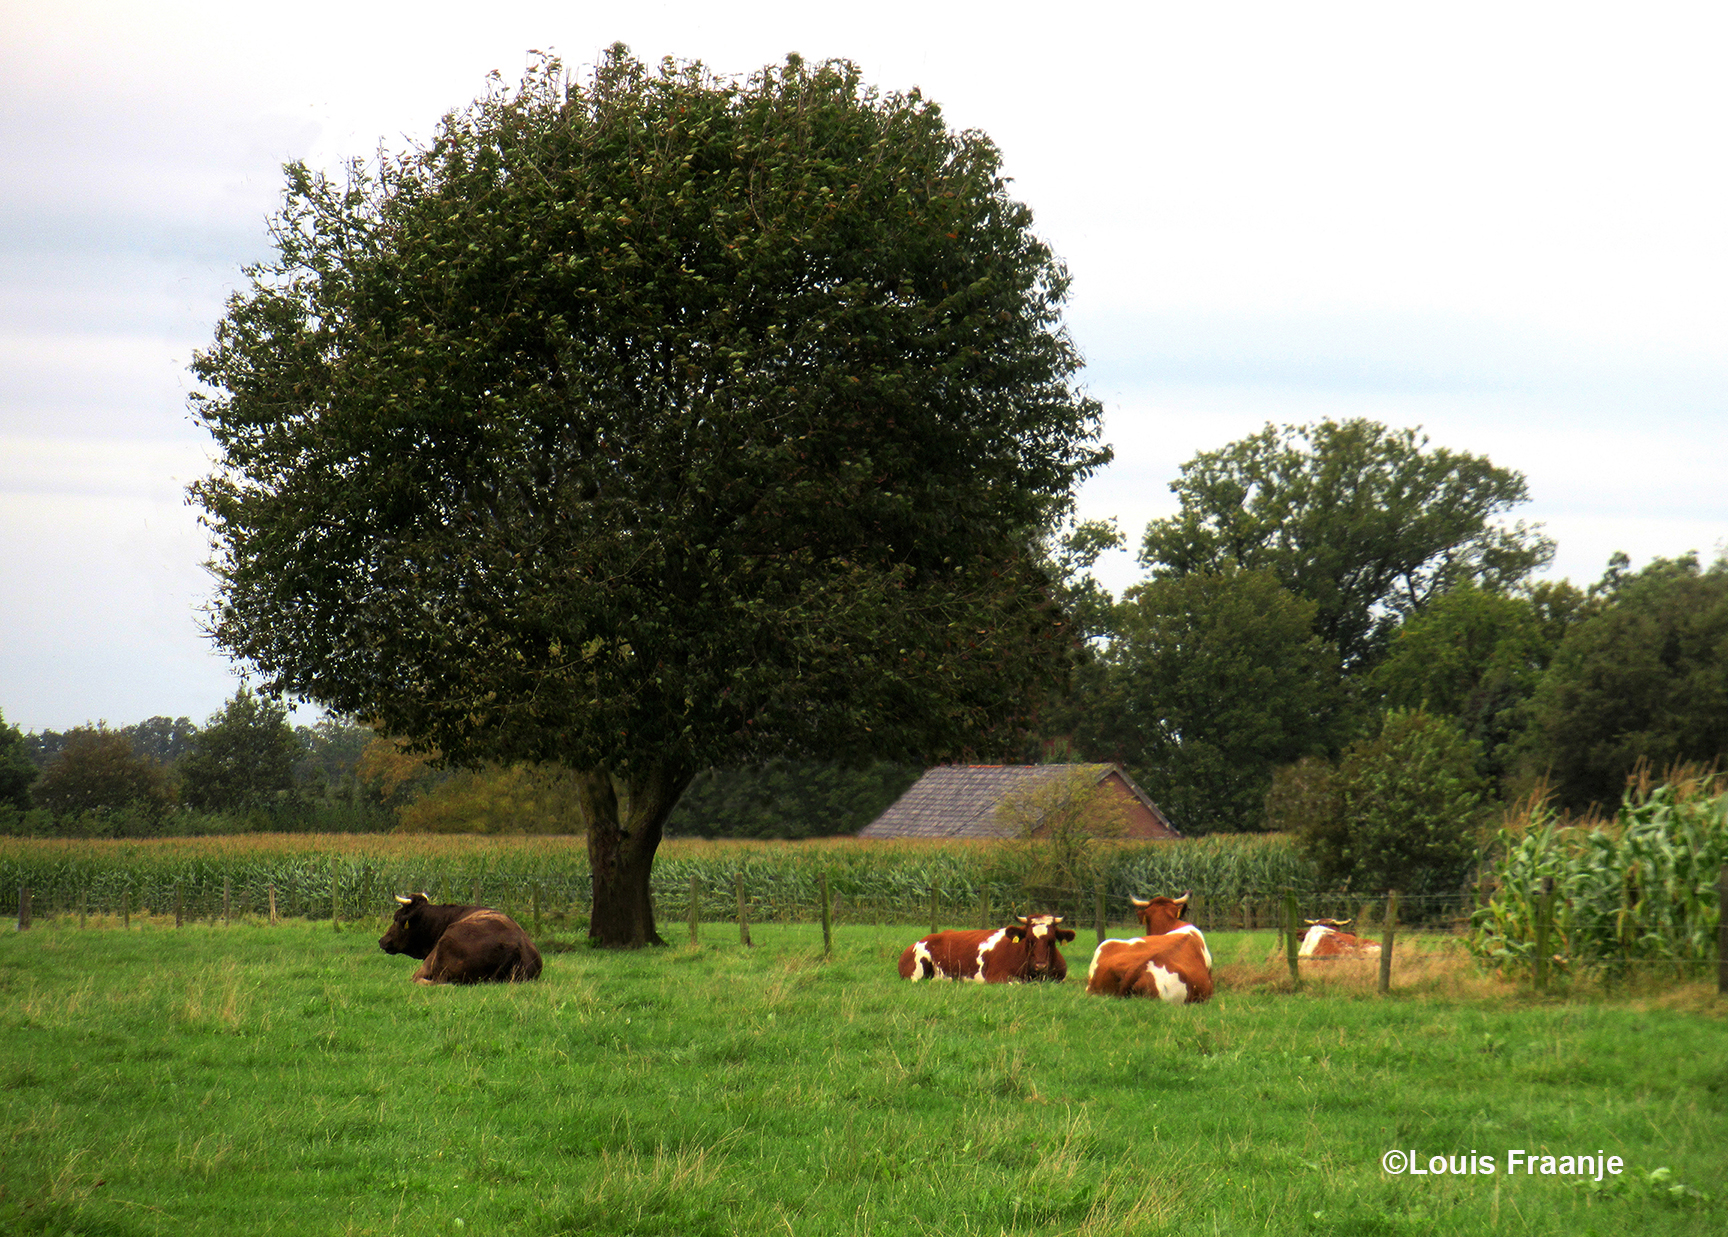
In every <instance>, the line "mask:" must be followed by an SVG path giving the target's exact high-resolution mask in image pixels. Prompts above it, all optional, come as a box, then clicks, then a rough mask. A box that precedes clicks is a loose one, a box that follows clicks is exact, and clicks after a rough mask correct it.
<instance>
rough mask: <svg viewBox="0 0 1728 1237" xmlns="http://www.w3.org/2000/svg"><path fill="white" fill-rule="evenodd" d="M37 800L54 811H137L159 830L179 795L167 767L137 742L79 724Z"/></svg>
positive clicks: (50, 769) (69, 734) (68, 734)
mask: <svg viewBox="0 0 1728 1237" xmlns="http://www.w3.org/2000/svg"><path fill="white" fill-rule="evenodd" d="M31 797H32V799H33V801H34V802H35V804H36V806H37V807H42V808H46V809H48V810H49V811H50V812H56V813H70V812H101V813H113V812H123V811H126V810H128V809H130V810H133V811H135V812H136V813H138V815H139V816H140V817H141V818H142V820H143V821H145V822H146V823H149V824H151V825H152V827H153V826H154V823H155V822H157V821H159V819H160V817H161V816H162V814H163V813H164V812H166V811H167V810H168V808H169V807H171V806H172V805H173V802H174V797H173V794H172V792H170V790H169V789H168V779H167V776H166V775H165V774H164V773H163V772H162V769H161V766H159V765H158V764H156V762H155V761H153V760H150V759H149V758H147V757H144V756H139V755H137V754H136V753H134V752H133V750H132V740H130V739H129V738H127V737H126V736H125V735H124V734H121V733H119V732H118V731H114V730H110V729H108V727H107V726H106V725H102V724H100V723H98V724H97V725H95V726H78V727H74V728H73V729H71V730H68V731H66V733H65V743H64V745H63V746H62V747H61V748H60V751H59V753H58V754H57V755H56V756H55V757H54V759H53V760H52V761H50V762H49V765H48V767H47V768H46V769H45V770H43V772H42V777H41V780H39V781H38V782H37V783H36V786H35V788H34V790H33V791H32V792H31Z"/></svg>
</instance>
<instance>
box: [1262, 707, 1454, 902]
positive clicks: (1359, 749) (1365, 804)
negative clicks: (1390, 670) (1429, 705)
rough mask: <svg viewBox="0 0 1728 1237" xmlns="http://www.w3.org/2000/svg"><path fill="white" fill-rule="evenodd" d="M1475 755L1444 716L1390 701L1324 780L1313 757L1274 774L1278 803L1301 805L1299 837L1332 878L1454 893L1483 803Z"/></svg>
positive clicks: (1370, 889) (1369, 889) (1291, 807)
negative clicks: (1374, 731)
mask: <svg viewBox="0 0 1728 1237" xmlns="http://www.w3.org/2000/svg"><path fill="white" fill-rule="evenodd" d="M1477 755H1478V751H1477V747H1476V744H1474V743H1473V742H1471V741H1470V740H1469V739H1466V738H1465V737H1464V735H1463V734H1462V733H1461V732H1460V731H1459V729H1458V727H1457V726H1456V724H1454V723H1453V722H1452V720H1451V719H1450V718H1445V717H1437V716H1435V715H1434V714H1431V713H1427V712H1425V711H1423V710H1421V709H1393V710H1391V711H1390V712H1388V713H1387V714H1386V716H1385V719H1384V721H1383V723H1382V725H1381V728H1380V733H1379V734H1378V735H1376V736H1375V737H1373V738H1369V739H1359V740H1357V741H1356V742H1354V743H1352V744H1351V745H1350V746H1349V747H1348V748H1346V749H1345V751H1344V754H1343V756H1342V758H1341V759H1340V760H1339V762H1338V765H1337V767H1336V768H1335V769H1334V770H1333V771H1332V773H1331V778H1330V785H1328V784H1327V778H1326V775H1325V772H1324V770H1323V769H1322V768H1321V767H1319V766H1317V765H1315V764H1312V763H1311V764H1308V765H1306V766H1303V767H1302V768H1300V769H1299V770H1297V771H1295V774H1294V776H1292V775H1286V776H1285V777H1283V778H1281V779H1280V790H1281V792H1282V793H1283V796H1284V797H1283V800H1282V802H1281V803H1280V804H1278V805H1277V809H1276V810H1278V812H1279V814H1280V815H1282V816H1283V817H1284V818H1285V819H1289V818H1290V817H1291V816H1294V815H1295V814H1296V813H1297V812H1300V813H1301V814H1302V816H1301V819H1302V821H1303V824H1302V827H1301V828H1299V829H1298V831H1297V839H1298V842H1299V844H1300V845H1301V847H1302V849H1303V851H1304V853H1305V854H1307V856H1308V857H1309V858H1311V859H1312V860H1313V861H1314V862H1315V864H1316V865H1317V866H1318V867H1319V869H1320V879H1321V880H1322V881H1323V882H1326V883H1327V884H1329V885H1331V886H1332V887H1334V888H1340V889H1352V890H1357V891H1360V892H1364V893H1382V892H1384V891H1386V890H1388V889H1396V890H1398V891H1399V892H1400V893H1403V894H1407V895H1409V894H1415V895H1421V894H1429V893H1452V892H1453V891H1454V890H1455V889H1456V888H1457V885H1458V883H1459V881H1461V880H1462V879H1463V878H1464V875H1465V873H1466V870H1467V868H1468V867H1469V864H1470V861H1471V859H1472V857H1473V856H1474V855H1475V853H1476V845H1477V833H1478V831H1479V829H1480V828H1481V826H1482V824H1483V821H1484V818H1485V814H1486V811H1487V801H1488V783H1487V781H1486V780H1485V779H1484V778H1483V777H1482V775H1481V774H1480V773H1479V772H1477V769H1476V762H1477Z"/></svg>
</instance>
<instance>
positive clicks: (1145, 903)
mask: <svg viewBox="0 0 1728 1237" xmlns="http://www.w3.org/2000/svg"><path fill="white" fill-rule="evenodd" d="M1128 900H1129V901H1130V902H1132V903H1133V904H1134V905H1135V906H1151V905H1152V902H1151V900H1150V899H1147V900H1146V901H1142V900H1141V899H1139V898H1136V897H1135V896H1134V895H1133V894H1129V895H1128Z"/></svg>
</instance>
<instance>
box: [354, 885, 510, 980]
mask: <svg viewBox="0 0 1728 1237" xmlns="http://www.w3.org/2000/svg"><path fill="white" fill-rule="evenodd" d="M396 901H397V903H398V905H397V907H396V917H395V919H393V920H392V921H391V923H390V930H389V931H388V932H386V933H385V934H384V935H383V936H381V937H379V938H378V948H380V949H382V950H383V951H384V952H385V953H387V954H407V955H408V956H409V957H410V958H424V959H425V962H424V963H423V964H422V965H421V967H420V969H419V970H418V971H415V972H414V982H415V983H417V984H480V983H513V982H516V981H518V980H524V979H538V978H539V977H540V965H541V963H540V951H539V950H538V949H535V948H534V942H533V941H531V940H529V939H528V934H527V933H526V932H524V931H522V929H521V928H520V927H518V926H517V923H516V921H515V920H514V919H512V918H510V916H508V915H506V914H504V913H503V912H502V911H495V910H490V909H488V908H486V907H484V906H457V905H453V904H450V903H441V904H436V905H435V904H434V903H433V902H432V900H431V899H430V898H428V897H427V896H426V895H425V894H423V893H416V894H413V895H412V896H410V897H406V898H404V897H398V898H397V899H396Z"/></svg>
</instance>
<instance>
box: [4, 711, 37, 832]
mask: <svg viewBox="0 0 1728 1237" xmlns="http://www.w3.org/2000/svg"><path fill="white" fill-rule="evenodd" d="M35 780H36V766H35V764H34V763H32V761H31V760H30V752H29V750H28V749H27V748H26V747H25V745H24V735H23V734H22V733H21V732H20V731H19V729H18V727H16V726H8V725H7V724H6V717H5V715H4V714H0V807H13V808H17V809H18V810H19V811H24V810H26V809H27V808H29V806H30V784H31V783H32V782H34V781H35Z"/></svg>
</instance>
